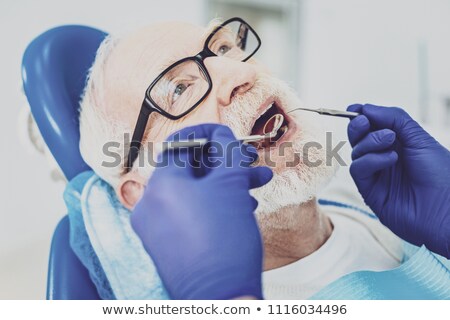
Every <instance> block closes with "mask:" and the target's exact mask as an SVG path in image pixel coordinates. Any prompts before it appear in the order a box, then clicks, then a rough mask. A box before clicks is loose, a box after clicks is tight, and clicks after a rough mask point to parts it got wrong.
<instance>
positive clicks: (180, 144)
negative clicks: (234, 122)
mask: <svg viewBox="0 0 450 320" xmlns="http://www.w3.org/2000/svg"><path fill="white" fill-rule="evenodd" d="M271 121H273V128H272V130H271V131H270V132H267V133H264V134H254V135H250V136H244V137H238V138H237V140H239V141H241V142H243V143H250V142H258V141H262V140H265V139H272V138H275V137H276V136H277V134H278V130H280V128H281V126H282V124H283V121H284V117H283V115H282V114H279V113H278V114H275V115H273V116H272V117H271V118H270V119H269V120H267V122H266V123H265V125H264V127H263V132H266V129H267V126H268V124H269V123H270V122H271ZM207 142H208V140H207V139H206V138H200V139H192V140H184V141H183V140H182V141H169V142H163V151H164V150H174V149H178V148H191V147H202V146H204V145H205V144H206V143H207Z"/></svg>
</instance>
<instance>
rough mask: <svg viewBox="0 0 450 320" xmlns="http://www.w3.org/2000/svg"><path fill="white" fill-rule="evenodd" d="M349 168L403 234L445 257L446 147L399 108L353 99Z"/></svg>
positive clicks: (449, 193)
mask: <svg viewBox="0 0 450 320" xmlns="http://www.w3.org/2000/svg"><path fill="white" fill-rule="evenodd" d="M348 110H349V111H356V112H360V113H362V115H360V116H358V117H356V118H354V119H353V120H352V121H350V124H349V126H348V137H349V140H350V143H351V145H352V146H353V152H352V159H353V163H352V164H351V166H350V173H351V175H352V177H353V179H354V180H355V183H356V185H357V187H358V190H359V192H360V193H361V195H362V196H363V198H364V200H365V202H366V204H367V205H368V206H369V207H370V208H371V209H372V210H373V212H374V213H375V214H376V215H377V216H378V217H379V218H380V221H381V222H382V223H383V224H384V225H386V226H387V227H388V228H389V229H391V230H392V231H393V232H394V233H395V234H397V235H398V236H399V237H401V238H402V239H404V240H406V241H408V242H410V243H412V244H415V245H418V246H420V245H423V244H425V245H426V246H427V248H428V249H430V250H432V251H434V252H436V253H438V254H441V255H443V256H445V257H447V258H450V152H449V151H448V150H447V149H446V148H444V147H443V146H442V145H441V144H439V143H438V142H437V141H436V140H435V139H434V138H433V137H431V136H430V135H429V134H428V133H427V132H426V131H425V130H424V129H423V128H422V127H421V126H420V125H419V124H418V123H417V122H416V121H414V120H413V119H412V118H411V117H410V116H409V115H408V114H407V113H406V112H405V111H404V110H402V109H400V108H389V107H378V106H374V105H369V104H366V105H359V104H357V105H352V106H350V107H349V108H348Z"/></svg>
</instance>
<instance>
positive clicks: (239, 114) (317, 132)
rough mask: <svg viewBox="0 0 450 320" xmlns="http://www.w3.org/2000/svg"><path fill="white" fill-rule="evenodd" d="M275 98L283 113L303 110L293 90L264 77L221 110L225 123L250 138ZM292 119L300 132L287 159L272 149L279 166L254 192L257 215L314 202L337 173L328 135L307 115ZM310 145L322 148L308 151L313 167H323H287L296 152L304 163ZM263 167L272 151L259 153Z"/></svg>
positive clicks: (301, 163) (275, 149) (302, 113)
mask: <svg viewBox="0 0 450 320" xmlns="http://www.w3.org/2000/svg"><path fill="white" fill-rule="evenodd" d="M271 96H273V97H275V98H276V99H278V100H279V101H280V102H281V106H282V108H283V110H284V112H287V111H289V110H291V109H294V108H296V107H299V106H301V103H300V100H299V99H298V98H297V96H296V94H295V93H294V92H293V90H292V89H291V88H290V87H289V86H288V85H287V84H286V83H284V82H283V81H281V80H279V79H276V78H273V77H270V76H267V75H264V76H261V77H260V78H258V80H257V81H256V83H255V84H254V86H253V87H252V88H251V89H250V90H249V91H248V92H247V93H246V94H244V95H242V96H239V97H238V98H236V99H235V100H234V101H233V104H232V105H231V106H229V107H227V108H222V111H221V112H222V114H221V116H222V122H223V123H224V124H225V125H227V126H229V127H230V128H231V129H232V130H233V133H234V134H235V135H236V136H245V135H249V134H250V132H251V128H252V126H253V124H254V122H255V120H256V119H257V118H258V116H259V114H258V112H260V111H259V110H258V108H259V107H260V106H261V105H262V103H263V102H264V101H266V99H267V98H268V97H271ZM289 116H291V117H292V120H293V121H294V122H295V123H296V124H297V127H298V129H297V130H298V132H297V133H296V134H295V135H294V136H293V137H292V138H291V143H292V148H291V147H289V148H287V149H286V150H285V154H284V156H280V155H277V152H278V148H273V149H272V150H271V151H270V153H271V159H272V161H274V162H275V163H276V166H275V167H272V170H273V171H274V176H273V179H272V180H271V181H270V182H269V183H268V184H266V185H264V186H262V187H261V188H257V189H253V190H251V191H250V192H251V194H252V195H253V196H254V197H255V198H256V200H258V203H259V205H258V208H257V209H256V214H269V213H276V212H278V211H279V210H280V209H281V208H284V207H288V206H296V205H300V204H302V203H305V202H307V201H309V200H311V199H313V198H314V197H315V196H316V194H317V193H318V192H319V191H320V190H321V189H322V188H323V187H325V186H326V184H327V183H328V182H329V181H330V180H331V178H332V176H333V175H334V174H335V172H336V170H337V165H336V163H335V161H333V162H332V164H331V165H326V145H325V141H326V140H325V138H326V132H325V130H324V129H323V128H319V127H318V126H317V125H315V124H313V122H312V121H311V120H310V118H311V116H310V115H309V114H308V113H306V112H294V113H290V114H289ZM308 142H317V143H319V144H320V145H321V146H322V148H321V149H318V148H309V150H308V160H309V161H310V163H314V162H316V161H321V164H320V165H317V166H308V165H306V164H305V163H304V162H303V160H302V161H300V163H299V164H298V165H296V166H295V167H290V168H289V167H286V162H289V161H292V160H293V158H294V157H293V156H294V152H295V153H297V154H299V155H300V156H301V159H303V153H302V150H303V147H304V145H305V144H306V143H308ZM258 153H259V156H260V161H261V163H260V164H265V160H264V156H265V155H268V153H269V151H266V150H259V152H258Z"/></svg>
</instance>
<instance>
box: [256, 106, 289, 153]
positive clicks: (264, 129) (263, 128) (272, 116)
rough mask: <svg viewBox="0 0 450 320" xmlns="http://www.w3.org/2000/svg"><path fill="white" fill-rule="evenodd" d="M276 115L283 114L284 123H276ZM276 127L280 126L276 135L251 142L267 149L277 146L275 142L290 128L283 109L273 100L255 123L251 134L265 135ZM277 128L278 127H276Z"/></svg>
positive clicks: (257, 146) (259, 147) (258, 147)
mask: <svg viewBox="0 0 450 320" xmlns="http://www.w3.org/2000/svg"><path fill="white" fill-rule="evenodd" d="M276 115H282V116H283V117H281V118H282V121H283V122H282V123H281V125H279V124H278V125H277V124H276V120H277V117H276ZM274 127H278V130H277V132H276V134H275V135H273V136H272V137H271V138H267V139H263V140H261V141H258V142H252V143H251V144H252V145H253V146H255V147H256V148H257V149H265V148H270V147H272V146H275V144H276V143H277V142H278V141H279V140H280V139H281V137H283V136H284V135H285V134H286V132H288V130H289V120H288V119H287V116H286V114H285V113H284V112H283V110H282V109H281V108H280V107H279V106H278V105H277V103H276V102H272V103H271V104H269V107H268V108H267V109H266V111H265V112H264V113H263V114H261V115H260V116H259V118H258V119H256V121H255V124H254V125H253V128H252V131H251V133H250V134H251V135H264V134H267V133H270V132H272V131H273V130H274ZM275 129H276V128H275Z"/></svg>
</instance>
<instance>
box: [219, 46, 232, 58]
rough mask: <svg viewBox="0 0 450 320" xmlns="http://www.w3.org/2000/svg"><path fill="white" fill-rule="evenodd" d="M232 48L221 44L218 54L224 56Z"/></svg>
mask: <svg viewBox="0 0 450 320" xmlns="http://www.w3.org/2000/svg"><path fill="white" fill-rule="evenodd" d="M230 50H231V47H229V46H227V45H223V46H220V48H219V50H217V55H218V56H223V55H225V54H226V53H227V52H228V51H230Z"/></svg>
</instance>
